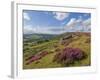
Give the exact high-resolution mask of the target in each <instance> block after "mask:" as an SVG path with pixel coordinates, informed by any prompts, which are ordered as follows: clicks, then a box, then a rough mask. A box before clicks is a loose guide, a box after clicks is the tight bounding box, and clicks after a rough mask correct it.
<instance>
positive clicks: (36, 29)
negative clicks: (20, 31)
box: [24, 25, 66, 34]
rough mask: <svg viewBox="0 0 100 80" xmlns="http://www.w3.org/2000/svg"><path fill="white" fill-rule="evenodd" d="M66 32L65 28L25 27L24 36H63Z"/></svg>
mask: <svg viewBox="0 0 100 80" xmlns="http://www.w3.org/2000/svg"><path fill="white" fill-rule="evenodd" d="M64 32H66V31H65V30H64V29H63V27H47V26H45V27H44V26H43V27H42V26H35V27H34V26H31V25H27V26H24V34H32V33H40V34H61V33H64Z"/></svg>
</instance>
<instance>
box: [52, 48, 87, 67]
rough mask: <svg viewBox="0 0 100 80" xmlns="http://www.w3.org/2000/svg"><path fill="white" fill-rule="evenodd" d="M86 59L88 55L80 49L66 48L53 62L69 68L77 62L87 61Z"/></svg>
mask: <svg viewBox="0 0 100 80" xmlns="http://www.w3.org/2000/svg"><path fill="white" fill-rule="evenodd" d="M85 57H86V54H85V53H84V52H83V51H82V50H81V49H79V48H65V49H63V50H62V52H59V53H57V54H56V55H55V56H54V60H53V61H56V62H58V63H61V64H63V65H64V66H68V65H70V64H73V63H74V62H75V61H78V60H82V59H85Z"/></svg>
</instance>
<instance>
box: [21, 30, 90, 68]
mask: <svg viewBox="0 0 100 80" xmlns="http://www.w3.org/2000/svg"><path fill="white" fill-rule="evenodd" d="M23 38H24V40H23V69H35V68H55V67H75V66H89V65H90V64H91V52H90V51H91V47H90V46H91V45H90V43H91V35H90V33H85V32H69V33H64V34H61V35H48V34H46V35H45V34H28V35H24V36H23Z"/></svg>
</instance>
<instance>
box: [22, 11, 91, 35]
mask: <svg viewBox="0 0 100 80" xmlns="http://www.w3.org/2000/svg"><path fill="white" fill-rule="evenodd" d="M23 27H24V28H23V29H24V34H34V33H37V34H62V33H65V32H90V31H91V14H90V13H79V12H78V13H77V12H56V11H34V10H23Z"/></svg>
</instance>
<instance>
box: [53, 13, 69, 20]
mask: <svg viewBox="0 0 100 80" xmlns="http://www.w3.org/2000/svg"><path fill="white" fill-rule="evenodd" d="M69 14H70V13H65V12H53V15H54V18H56V19H57V20H59V21H62V20H64V19H65V18H67V17H69Z"/></svg>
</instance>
